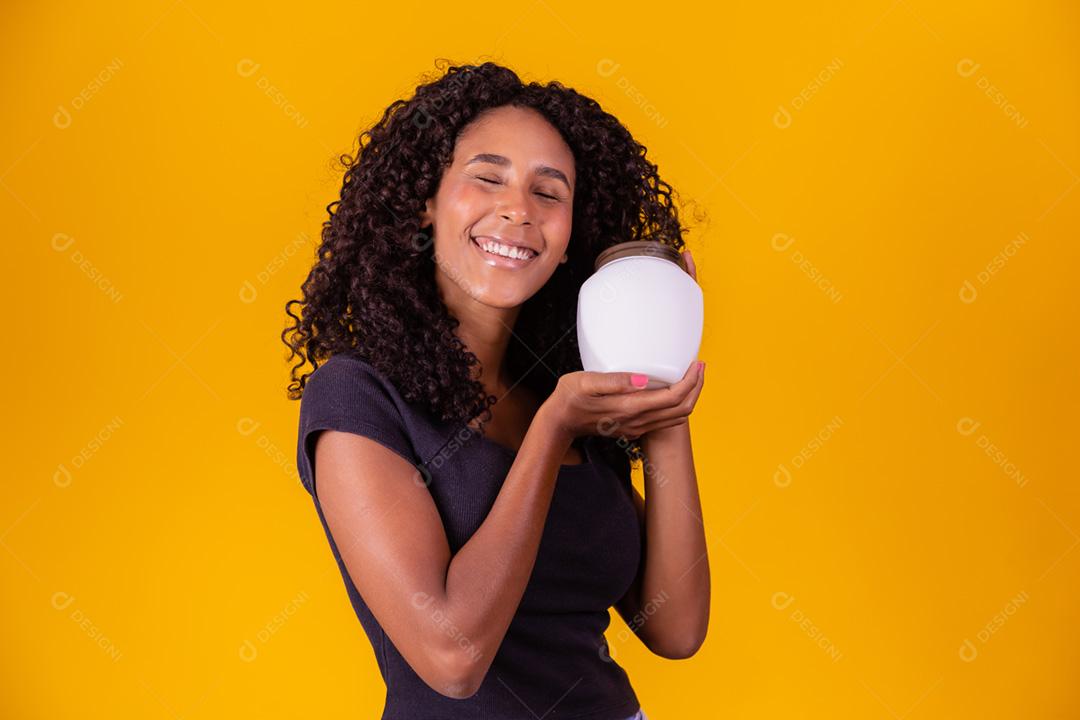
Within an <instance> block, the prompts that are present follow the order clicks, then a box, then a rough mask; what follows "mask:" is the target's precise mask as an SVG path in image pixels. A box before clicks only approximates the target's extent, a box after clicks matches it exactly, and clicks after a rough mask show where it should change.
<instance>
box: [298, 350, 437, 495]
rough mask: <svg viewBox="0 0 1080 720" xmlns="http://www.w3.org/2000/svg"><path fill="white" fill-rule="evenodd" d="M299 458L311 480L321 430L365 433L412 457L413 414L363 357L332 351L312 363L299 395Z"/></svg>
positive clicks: (307, 482) (308, 482)
mask: <svg viewBox="0 0 1080 720" xmlns="http://www.w3.org/2000/svg"><path fill="white" fill-rule="evenodd" d="M299 420H300V422H299V437H298V458H297V459H298V462H299V470H300V475H301V478H302V479H303V480H304V482H305V486H307V487H309V488H310V487H311V486H312V485H313V484H314V460H315V458H314V442H315V438H316V436H317V435H318V433H319V432H320V431H322V430H338V431H345V432H351V433H354V434H357V435H364V436H367V437H369V438H372V439H374V440H377V441H378V442H380V443H381V444H383V445H385V446H386V447H388V448H390V449H391V450H393V451H395V452H397V453H398V454H399V455H401V456H402V457H405V458H406V459H408V460H409V461H410V462H413V463H415V462H416V448H415V438H414V437H413V432H412V428H413V425H414V417H413V415H412V413H411V411H410V409H409V407H408V405H407V404H406V403H405V402H404V400H403V399H402V397H401V395H400V394H399V393H398V391H397V389H396V388H395V387H394V384H393V383H392V382H391V381H390V380H389V379H388V378H386V377H385V376H384V375H383V374H382V373H380V372H379V371H378V370H376V369H375V368H374V366H372V365H371V364H370V363H369V362H368V361H366V360H363V359H361V358H358V357H354V356H346V355H334V356H332V357H330V358H328V359H327V360H326V361H325V362H323V363H322V364H321V365H319V366H318V367H316V368H315V370H314V371H313V372H312V373H311V375H309V376H308V379H307V382H305V383H304V390H303V393H302V394H301V397H300V418H299Z"/></svg>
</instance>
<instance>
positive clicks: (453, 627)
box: [315, 406, 573, 698]
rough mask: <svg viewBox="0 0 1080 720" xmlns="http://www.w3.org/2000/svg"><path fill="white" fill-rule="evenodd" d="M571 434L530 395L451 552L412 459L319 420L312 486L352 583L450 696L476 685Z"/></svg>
mask: <svg viewBox="0 0 1080 720" xmlns="http://www.w3.org/2000/svg"><path fill="white" fill-rule="evenodd" d="M572 442H573V435H572V433H570V432H568V431H566V430H565V429H564V428H563V427H562V425H561V424H560V423H558V422H556V420H555V418H554V417H552V414H551V412H550V409H549V407H548V406H541V408H540V410H538V411H537V413H536V416H535V418H534V419H533V422H532V424H531V425H530V427H529V430H528V431H527V433H526V435H525V439H524V441H523V442H522V445H521V448H520V449H519V451H518V454H517V457H516V459H515V461H514V464H513V466H512V467H511V468H510V472H509V474H508V475H507V477H506V480H505V481H504V483H503V486H502V488H501V489H500V491H499V494H498V496H497V497H496V499H495V502H494V504H493V505H492V508H491V511H490V512H489V513H488V515H487V517H486V518H485V519H484V522H483V523H482V524H481V525H480V527H479V528H478V529H477V530H476V532H475V533H474V534H473V535H472V537H470V538H469V540H468V542H466V543H465V544H464V545H463V546H462V547H461V548H460V549H459V550H458V552H457V553H456V554H455V555H454V556H453V557H451V554H450V547H449V543H448V541H447V538H446V530H445V528H444V527H443V524H442V520H441V518H440V517H439V513H438V510H437V509H436V507H435V503H434V500H433V499H432V497H431V494H430V492H429V491H428V490H427V488H426V487H425V485H424V483H423V482H422V481H421V476H420V475H419V473H418V471H417V469H416V468H415V467H414V466H413V465H412V464H411V463H410V462H409V461H407V460H406V459H405V458H403V457H402V456H400V455H398V454H397V453H395V452H393V451H391V450H389V449H387V448H385V447H383V446H382V445H381V444H379V443H377V442H376V441H374V440H372V439H370V438H367V437H364V436H362V435H357V434H353V433H348V432H341V431H335V430H325V431H323V432H322V433H320V435H319V437H318V438H317V440H316V445H315V457H316V462H315V466H316V468H317V478H318V482H317V483H316V487H317V488H318V497H319V501H320V505H321V507H322V509H323V515H324V517H325V518H326V523H327V526H328V527H329V529H330V532H331V534H332V535H333V537H334V539H335V542H336V544H337V547H338V552H339V553H340V555H341V558H342V561H343V562H344V563H345V566H346V568H347V569H348V571H349V576H350V577H351V578H352V581H353V583H354V585H355V586H356V589H357V590H358V591H359V592H360V594H361V595H362V596H363V598H364V601H365V602H366V603H367V605H368V607H369V608H370V609H371V611H372V613H373V614H374V615H375V617H376V618H377V619H378V622H379V624H380V625H381V626H382V628H383V630H384V631H385V632H386V633H387V635H388V636H389V637H390V640H391V642H393V644H394V647H396V648H397V649H398V651H399V652H400V653H401V654H402V656H403V657H404V658H405V660H406V661H407V662H408V663H409V665H410V667H412V668H413V670H414V671H415V672H416V673H417V675H419V676H420V678H421V679H423V680H424V682H425V683H427V684H428V685H429V686H430V687H431V688H433V689H434V690H435V691H437V692H439V693H440V694H442V695H445V696H447V697H452V698H467V697H470V696H472V695H474V694H475V693H476V691H477V690H478V689H479V687H480V684H481V682H482V681H483V679H484V676H485V675H486V674H487V671H488V668H489V667H490V665H491V662H492V660H493V659H494V656H495V653H496V651H497V650H498V649H499V646H500V645H501V644H502V641H503V637H504V636H505V635H506V631H507V629H508V628H509V626H510V622H511V620H512V619H513V617H514V614H515V612H516V611H517V608H518V605H519V604H520V602H521V598H522V596H523V595H524V593H525V587H526V585H527V584H528V581H529V577H530V576H531V575H532V570H533V566H534V564H535V562H536V555H537V551H538V549H539V546H540V538H541V535H542V533H543V529H544V524H545V522H546V519H547V513H548V509H549V507H550V505H551V498H552V495H553V493H554V489H555V482H556V478H557V475H558V472H559V467H560V464H561V463H562V459H563V457H564V456H565V455H566V451H567V450H568V449H569V447H570V444H571V443H572Z"/></svg>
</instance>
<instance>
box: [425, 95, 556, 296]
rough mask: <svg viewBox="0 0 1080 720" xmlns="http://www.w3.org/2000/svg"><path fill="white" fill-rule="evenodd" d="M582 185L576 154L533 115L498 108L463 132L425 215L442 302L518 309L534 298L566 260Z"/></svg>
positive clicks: (515, 109) (542, 120) (528, 110)
mask: <svg viewBox="0 0 1080 720" xmlns="http://www.w3.org/2000/svg"><path fill="white" fill-rule="evenodd" d="M575 182H576V175H575V169H574V155H573V153H572V152H571V150H570V148H569V147H568V146H567V145H566V143H565V142H564V141H563V139H562V136H561V135H560V134H559V131H558V130H556V129H555V127H554V126H552V125H551V124H550V123H549V122H548V121H547V120H546V119H545V118H544V117H543V116H542V115H541V114H540V113H538V112H536V111H535V110H531V109H528V108H518V107H512V106H504V107H499V108H494V109H492V110H489V111H487V112H486V113H483V114H482V115H481V116H479V117H478V118H477V119H476V120H475V121H474V122H473V123H471V124H470V125H469V126H468V127H466V129H465V130H464V131H463V132H462V133H461V135H460V136H459V137H458V140H457V143H456V145H455V147H454V158H453V162H452V163H451V165H450V166H449V167H448V168H447V169H446V171H445V172H444V173H443V176H442V179H441V180H440V183H439V188H438V190H437V191H436V193H435V196H434V197H433V198H429V199H428V201H427V204H426V207H425V210H424V212H423V214H422V222H421V226H422V227H428V226H429V225H434V234H435V237H434V243H435V261H436V281H437V282H438V284H439V287H440V289H441V290H442V292H443V296H444V298H445V297H446V295H447V293H456V292H458V291H463V292H464V293H466V294H467V295H468V296H469V297H471V298H472V299H474V300H476V301H477V302H480V303H483V304H484V305H487V306H490V307H498V308H513V307H517V306H519V305H521V304H522V303H524V302H525V301H526V300H528V299H529V298H530V297H532V296H533V295H534V294H535V293H536V292H537V291H538V290H539V289H540V288H542V287H543V286H544V284H545V283H547V281H548V279H549V278H550V277H551V275H552V273H554V272H555V270H556V268H557V267H558V266H559V264H560V263H561V262H565V261H566V248H567V245H568V244H569V242H570V229H571V220H572V218H573V208H574V186H575Z"/></svg>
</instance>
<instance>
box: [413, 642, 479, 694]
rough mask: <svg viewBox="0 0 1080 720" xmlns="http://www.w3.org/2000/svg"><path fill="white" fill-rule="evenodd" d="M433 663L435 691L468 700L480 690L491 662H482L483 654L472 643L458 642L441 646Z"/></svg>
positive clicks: (432, 684)
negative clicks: (445, 646) (463, 645)
mask: <svg viewBox="0 0 1080 720" xmlns="http://www.w3.org/2000/svg"><path fill="white" fill-rule="evenodd" d="M436 655H437V658H436V660H435V662H434V663H433V665H434V667H435V668H436V672H435V676H436V677H435V682H429V683H428V685H429V686H431V689H433V690H434V691H435V692H437V693H439V694H440V695H442V696H444V697H448V698H451V699H453V700H466V699H468V698H471V697H472V696H473V695H475V694H476V693H477V692H479V690H480V685H481V684H482V683H483V682H484V678H485V677H486V676H487V671H488V666H489V665H490V663H488V662H481V659H482V658H483V654H482V653H480V652H479V651H478V649H477V648H476V647H474V646H472V645H468V646H466V647H461V646H459V645H457V644H454V645H451V646H450V647H449V648H440V649H439V650H438V651H437V652H436Z"/></svg>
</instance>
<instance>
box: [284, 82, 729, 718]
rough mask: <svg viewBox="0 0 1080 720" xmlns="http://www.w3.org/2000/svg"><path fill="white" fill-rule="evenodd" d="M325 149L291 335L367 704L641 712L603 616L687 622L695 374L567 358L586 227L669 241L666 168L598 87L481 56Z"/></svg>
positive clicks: (666, 630)
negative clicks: (364, 641)
mask: <svg viewBox="0 0 1080 720" xmlns="http://www.w3.org/2000/svg"><path fill="white" fill-rule="evenodd" d="M342 160H343V162H344V163H345V164H346V166H347V171H346V173H345V177H344V184H343V186H342V190H341V197H340V199H339V200H337V201H335V202H334V203H332V204H331V205H330V206H329V207H328V208H327V209H328V211H329V213H330V218H329V220H327V221H326V222H325V224H324V227H323V233H322V243H321V245H320V248H319V251H318V259H317V262H316V263H315V265H314V267H313V268H312V270H311V273H310V275H309V276H308V278H307V280H306V281H305V283H304V285H303V288H302V292H303V299H302V300H292V301H290V302H289V303H288V304H287V306H286V312H287V313H288V315H289V316H290V317H291V318H292V319H293V320H294V324H293V326H292V327H290V328H288V329H286V331H285V332H284V333H283V334H282V338H283V340H285V342H286V344H287V345H288V346H289V348H290V350H291V356H290V359H292V358H297V357H299V358H300V359H299V362H297V363H296V364H295V365H294V366H293V368H292V378H291V379H292V383H291V385H290V386H289V390H290V397H292V398H293V399H297V398H300V397H301V396H302V402H301V407H300V422H299V438H298V448H297V462H298V468H299V471H300V477H301V479H302V481H303V484H304V487H305V488H306V490H307V491H308V492H309V493H310V494H311V496H312V498H313V499H314V504H315V507H316V510H317V512H318V516H319V519H320V521H321V523H322V526H323V529H324V531H325V532H326V535H327V538H328V540H329V542H330V546H331V550H332V552H333V555H334V557H335V559H336V561H337V563H338V566H339V569H340V570H341V574H342V577H343V579H344V581H345V585H346V589H347V591H348V594H349V598H350V600H351V602H352V604H353V607H354V609H355V611H356V614H357V616H358V618H359V620H360V622H361V624H362V625H363V628H364V630H365V632H366V633H367V636H368V638H369V639H370V641H371V643H372V647H373V649H374V651H375V657H376V660H377V662H378V665H379V669H380V671H381V674H382V677H383V680H384V681H385V683H386V686H387V693H386V700H385V706H384V710H383V715H382V717H383V718H384V719H391V718H393V719H395V720H396V719H397V718H409V719H410V720H428V719H431V718H439V719H440V720H448V719H453V718H492V719H502V718H505V719H508V720H509V719H510V718H523V719H530V718H531V719H532V720H535V718H538V717H544V718H551V719H555V718H575V720H625V719H626V718H644V717H645V715H644V713H643V712H642V710H641V706H640V703H639V702H638V698H637V696H636V694H635V692H634V690H633V688H632V687H631V685H630V681H629V678H628V677H627V674H626V673H625V672H624V671H623V669H622V668H621V667H620V666H619V665H618V664H617V663H616V662H615V661H614V660H613V658H612V654H613V653H612V651H611V648H609V646H608V644H607V642H606V640H605V638H604V630H605V629H606V628H607V626H608V623H609V619H610V618H609V612H608V611H609V609H610V608H611V607H613V606H614V607H615V608H616V609H617V611H618V612H619V613H620V615H621V616H622V617H623V618H624V619H625V620H626V621H627V623H628V624H629V626H630V628H631V629H632V630H633V631H634V634H635V635H636V636H637V637H638V638H640V639H641V641H642V642H643V643H644V644H645V645H646V646H647V647H648V648H649V649H650V650H652V651H653V652H655V653H656V654H658V655H661V656H663V657H666V658H685V657H689V656H690V655H692V654H693V653H694V652H696V650H697V649H698V648H699V647H700V645H701V644H702V642H703V641H704V639H705V634H706V628H707V626H708V618H709V563H708V557H707V553H706V543H705V530H704V526H703V524H702V521H701V505H700V501H699V497H698V489H697V478H696V475H695V472H694V465H693V457H692V449H691V445H690V432H689V423H688V416H689V414H690V412H691V411H692V410H693V407H694V405H695V403H696V402H697V398H698V396H699V394H700V392H701V389H702V386H703V382H704V379H703V378H704V374H703V373H704V368H703V366H701V365H700V364H699V363H694V364H693V365H692V366H691V367H690V368H688V369H687V372H686V375H685V377H684V378H683V379H682V380H681V381H680V382H678V383H676V384H675V385H672V386H671V387H669V388H662V389H655V390H644V389H641V388H639V387H638V385H644V378H643V377H642V376H634V375H631V374H630V373H592V372H583V371H582V370H581V360H580V356H579V353H578V348H577V343H576V333H575V324H574V323H575V318H576V306H577V294H578V290H579V288H580V287H581V284H582V282H583V281H584V280H585V279H586V278H588V276H589V274H590V273H591V272H592V268H593V262H594V261H595V259H596V257H597V255H598V254H599V253H600V252H601V251H602V250H603V249H604V248H606V247H608V246H610V245H612V244H614V243H616V242H621V241H623V240H632V239H637V240H641V239H646V240H648V239H651V240H655V241H656V242H663V243H667V244H670V245H672V246H674V247H676V248H682V247H683V241H682V232H683V230H684V228H682V227H681V226H680V224H679V219H678V212H677V210H676V208H675V207H674V206H673V204H672V202H671V199H672V195H673V192H672V189H671V187H670V186H669V185H667V184H666V183H665V182H664V181H662V180H660V178H659V176H658V174H657V168H656V166H655V165H654V164H652V163H649V162H648V161H647V160H646V159H645V148H644V147H642V146H641V145H639V144H638V143H637V142H635V141H634V139H633V138H632V137H631V136H630V134H629V133H628V132H627V130H626V129H625V128H624V127H623V126H622V125H621V124H620V123H619V121H618V120H616V119H615V118H614V117H612V116H611V115H610V114H608V113H606V112H605V111H603V110H602V109H601V108H600V106H599V105H598V104H597V103H596V102H595V101H594V100H592V99H590V98H588V97H585V96H583V95H581V94H579V93H577V92H575V91H574V90H572V89H570V88H567V87H564V86H562V85H561V84H559V83H557V82H551V83H548V84H546V85H541V84H538V83H529V84H523V83H522V82H521V81H520V80H519V78H518V76H517V75H516V74H515V73H514V72H512V71H511V70H509V69H507V68H505V67H501V66H499V65H496V64H494V63H490V62H488V63H484V64H482V65H479V66H472V65H465V66H453V67H449V68H447V69H446V71H445V73H444V74H443V75H442V76H440V77H438V78H436V79H433V80H430V81H429V82H427V83H425V84H421V85H420V86H419V87H417V88H416V92H415V94H414V96H413V97H412V98H410V99H408V100H398V101H396V102H394V103H393V104H391V105H390V107H389V108H387V110H386V112H385V113H384V114H383V116H382V118H381V120H379V121H378V122H377V123H376V124H375V126H374V127H373V128H371V129H370V130H369V131H366V132H364V133H362V134H361V136H360V148H359V150H358V151H357V152H356V154H355V156H354V157H349V156H347V155H346V156H343V158H342ZM684 257H685V256H684ZM687 267H688V270H689V271H690V272H691V274H692V275H693V274H694V270H693V264H692V261H689V259H688V263H687ZM294 305H298V306H299V308H300V312H299V314H296V313H294V312H293V311H292V309H291V308H292V306H294ZM643 342H645V340H644V339H643ZM307 362H310V363H311V364H312V365H313V366H314V367H313V372H311V373H309V374H307V375H302V376H300V377H297V370H299V369H300V368H302V367H303V366H304V365H305V363H307ZM642 459H645V460H646V462H645V463H644V473H645V499H643V498H642V497H641V496H640V495H639V494H638V493H637V491H636V490H635V489H634V488H633V486H632V484H631V481H630V471H631V464H632V462H633V461H637V460H642Z"/></svg>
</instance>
